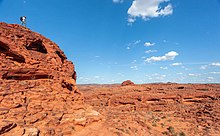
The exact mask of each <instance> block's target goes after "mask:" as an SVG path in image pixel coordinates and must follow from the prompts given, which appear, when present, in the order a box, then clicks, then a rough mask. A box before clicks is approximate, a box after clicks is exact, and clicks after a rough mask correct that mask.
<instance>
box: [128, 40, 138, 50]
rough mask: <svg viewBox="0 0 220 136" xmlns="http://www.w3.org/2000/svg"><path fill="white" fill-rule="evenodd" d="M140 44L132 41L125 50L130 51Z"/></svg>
mask: <svg viewBox="0 0 220 136" xmlns="http://www.w3.org/2000/svg"><path fill="white" fill-rule="evenodd" d="M140 42H141V40H136V41H133V42H131V43H128V44H127V47H126V49H127V50H130V49H131V48H132V47H135V46H136V45H138V44H139V43H140Z"/></svg>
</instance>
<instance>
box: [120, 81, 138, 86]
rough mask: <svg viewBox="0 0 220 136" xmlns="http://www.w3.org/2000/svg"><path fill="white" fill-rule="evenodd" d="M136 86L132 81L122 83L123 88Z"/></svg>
mask: <svg viewBox="0 0 220 136" xmlns="http://www.w3.org/2000/svg"><path fill="white" fill-rule="evenodd" d="M128 85H135V84H134V83H133V82H132V81H131V80H126V81H124V82H122V83H121V86H128Z"/></svg>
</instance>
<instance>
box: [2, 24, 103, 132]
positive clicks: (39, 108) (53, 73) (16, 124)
mask: <svg viewBox="0 0 220 136" xmlns="http://www.w3.org/2000/svg"><path fill="white" fill-rule="evenodd" d="M88 109H90V110H88ZM90 113H96V111H93V110H92V108H91V107H88V106H86V105H85V104H84V97H83V95H82V93H81V92H80V91H79V90H78V88H77V86H76V72H75V69H74V65H73V63H72V62H70V61H68V60H67V57H66V56H65V54H64V53H63V51H62V50H60V48H59V47H58V45H56V44H55V43H54V42H52V41H50V40H49V39H47V38H45V37H44V36H42V35H40V34H38V33H35V32H32V31H31V30H29V29H27V28H25V27H22V26H20V25H16V24H13V25H9V24H6V23H0V135H1V134H3V135H23V136H30V135H32V136H38V135H65V134H67V133H68V134H72V135H74V134H75V132H76V131H78V130H79V129H78V127H83V128H84V129H85V130H86V127H87V126H88V125H90V124H92V123H94V122H99V121H101V120H102V118H103V117H102V116H101V115H100V114H90ZM70 115H71V118H67V116H70ZM82 119H84V120H83V121H81V122H80V120H82ZM82 124H83V126H82ZM67 126H68V127H67ZM70 128H71V129H70Z"/></svg>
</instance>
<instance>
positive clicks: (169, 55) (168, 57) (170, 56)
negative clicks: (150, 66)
mask: <svg viewBox="0 0 220 136" xmlns="http://www.w3.org/2000/svg"><path fill="white" fill-rule="evenodd" d="M178 55H179V54H178V53H177V52H175V51H170V52H168V53H166V54H165V55H164V56H158V57H155V56H153V57H150V58H147V59H146V60H145V62H148V63H150V62H158V61H168V60H174V59H175V58H176V56H178Z"/></svg>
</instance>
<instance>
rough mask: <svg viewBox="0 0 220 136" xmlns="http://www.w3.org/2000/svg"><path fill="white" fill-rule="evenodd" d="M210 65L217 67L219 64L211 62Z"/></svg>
mask: <svg viewBox="0 0 220 136" xmlns="http://www.w3.org/2000/svg"><path fill="white" fill-rule="evenodd" d="M210 65H211V66H217V67H219V66H220V63H212V64H210Z"/></svg>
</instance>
